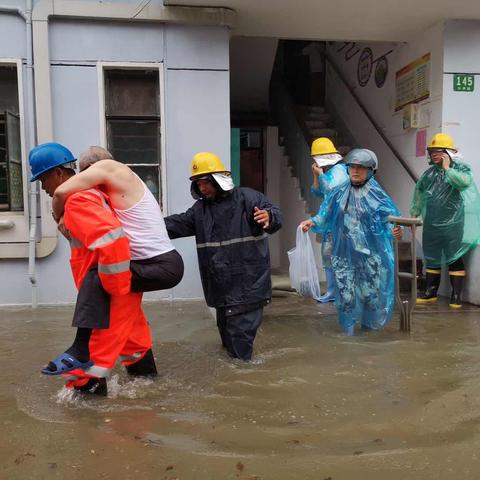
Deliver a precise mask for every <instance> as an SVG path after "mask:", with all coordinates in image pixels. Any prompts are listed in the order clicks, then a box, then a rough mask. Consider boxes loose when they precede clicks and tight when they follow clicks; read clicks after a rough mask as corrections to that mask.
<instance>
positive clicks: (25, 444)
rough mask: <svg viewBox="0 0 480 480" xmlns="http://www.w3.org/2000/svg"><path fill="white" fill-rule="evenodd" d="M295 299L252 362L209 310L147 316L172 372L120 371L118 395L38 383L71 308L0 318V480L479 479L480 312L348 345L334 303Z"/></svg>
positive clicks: (267, 329)
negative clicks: (86, 394)
mask: <svg viewBox="0 0 480 480" xmlns="http://www.w3.org/2000/svg"><path fill="white" fill-rule="evenodd" d="M286 295H287V296H286V297H284V298H276V299H274V300H275V301H274V304H273V305H272V306H271V307H269V308H268V309H266V316H265V321H264V323H263V326H262V328H261V330H260V332H259V335H258V340H257V342H256V351H255V361H254V362H252V363H250V364H238V363H234V362H232V361H231V360H229V359H228V358H227V357H226V356H225V355H224V353H223V352H222V350H221V349H220V346H219V339H218V334H217V332H216V327H215V324H214V321H213V319H212V317H211V314H210V312H209V311H208V309H207V308H206V307H205V305H204V303H203V302H188V303H176V304H174V305H169V304H166V303H157V304H147V305H146V307H145V309H146V312H147V314H148V317H149V319H150V322H151V325H152V329H153V333H154V338H155V356H156V360H157V366H158V369H159V371H160V372H161V375H160V376H159V377H158V378H157V379H156V380H154V381H152V380H135V381H132V380H131V379H129V378H128V377H127V376H126V374H125V373H124V372H123V370H122V369H121V368H120V367H118V368H117V369H116V370H115V372H114V375H113V377H112V378H111V379H110V380H109V390H110V391H109V397H108V398H107V399H100V398H87V399H82V398H76V397H73V396H72V395H71V392H69V391H66V390H65V389H63V388H62V381H61V380H60V379H58V378H48V377H45V376H42V375H41V374H40V373H39V370H40V367H41V366H43V364H45V363H46V362H47V360H49V359H50V358H51V357H53V356H55V355H56V354H58V353H59V352H60V351H62V349H63V348H64V347H65V346H67V345H68V343H69V341H71V339H72V337H73V329H72V328H71V327H69V324H70V317H71V314H72V309H71V308H69V307H55V308H39V309H38V310H36V311H32V310H30V309H28V308H22V309H4V310H0V318H1V321H0V362H1V363H0V364H1V366H2V368H1V373H0V426H1V428H2V432H1V435H0V479H22V480H23V479H37V478H38V479H45V478H62V479H64V478H68V479H72V480H74V479H82V480H87V479H88V480H94V479H122V480H123V479H142V480H143V479H147V480H150V479H166V480H167V479H169V480H173V479H178V480H190V479H195V480H196V479H201V480H208V479H215V480H217V479H218V480H223V479H240V480H241V479H244V480H247V479H249V480H253V479H257V480H266V479H271V480H284V479H285V480H293V479H299V480H300V479H301V480H310V479H311V480H318V479H319V480H350V479H359V478H361V479H369V480H370V479H372V480H373V479H378V480H380V479H381V480H385V479H387V478H388V480H396V479H422V480H428V479H451V478H461V479H477V478H478V476H479V474H478V472H480V460H479V457H480V449H479V446H480V380H479V375H480V361H479V360H480V342H479V336H480V309H477V308H475V307H467V308H465V309H464V310H463V311H460V312H453V313H451V312H450V311H449V309H448V306H446V305H444V304H440V305H438V306H436V307H434V308H433V309H431V308H430V309H428V310H422V311H420V310H419V309H418V310H417V315H416V317H415V318H414V321H413V330H412V333H411V334H410V335H407V334H403V333H400V332H399V331H398V318H395V319H394V320H393V322H392V324H391V325H390V326H389V327H388V328H387V329H386V330H385V331H383V332H380V333H368V334H367V333H360V334H359V335H358V336H356V337H353V338H346V337H344V336H342V335H341V334H340V330H339V328H338V325H337V321H336V315H335V310H334V308H333V306H332V305H327V306H318V305H317V304H315V303H314V302H313V301H308V300H302V299H300V298H298V297H296V296H292V295H288V294H286Z"/></svg>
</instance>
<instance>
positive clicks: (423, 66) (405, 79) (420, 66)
mask: <svg viewBox="0 0 480 480" xmlns="http://www.w3.org/2000/svg"><path fill="white" fill-rule="evenodd" d="M429 96H430V52H429V53H426V54H425V55H423V56H422V57H420V58H417V59H416V60H415V61H413V62H412V63H409V64H408V65H406V66H405V67H403V68H402V69H401V70H399V71H398V72H397V73H396V75H395V111H396V112H398V111H399V110H401V109H402V108H403V107H404V106H405V105H408V104H410V103H417V102H419V101H421V100H424V99H425V98H428V97H429Z"/></svg>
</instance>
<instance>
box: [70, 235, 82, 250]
mask: <svg viewBox="0 0 480 480" xmlns="http://www.w3.org/2000/svg"><path fill="white" fill-rule="evenodd" d="M80 247H83V243H82V242H81V241H80V240H78V239H77V238H75V237H71V238H70V248H80Z"/></svg>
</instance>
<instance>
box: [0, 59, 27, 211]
mask: <svg viewBox="0 0 480 480" xmlns="http://www.w3.org/2000/svg"><path fill="white" fill-rule="evenodd" d="M18 113H19V112H18V80H17V68H16V67H15V66H10V65H6V66H5V65H4V66H0V210H20V211H21V210H23V181H22V156H21V148H20V145H21V143H20V117H19V115H18Z"/></svg>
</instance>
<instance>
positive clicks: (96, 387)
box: [74, 378, 108, 397]
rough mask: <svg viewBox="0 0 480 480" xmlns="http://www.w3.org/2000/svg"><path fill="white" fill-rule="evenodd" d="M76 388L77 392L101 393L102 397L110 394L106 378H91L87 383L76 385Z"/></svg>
mask: <svg viewBox="0 0 480 480" xmlns="http://www.w3.org/2000/svg"><path fill="white" fill-rule="evenodd" d="M74 389H75V391H77V392H82V393H88V394H92V395H99V396H101V397H106V396H107V395H108V389H107V379H106V378H90V379H89V380H88V382H87V383H86V384H85V385H82V386H81V387H74Z"/></svg>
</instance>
